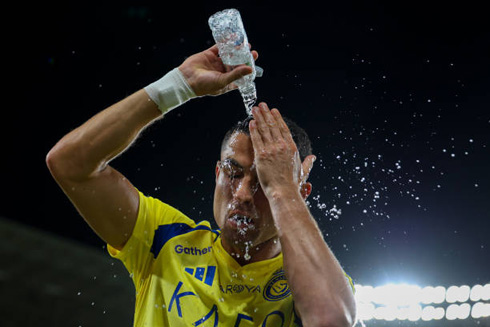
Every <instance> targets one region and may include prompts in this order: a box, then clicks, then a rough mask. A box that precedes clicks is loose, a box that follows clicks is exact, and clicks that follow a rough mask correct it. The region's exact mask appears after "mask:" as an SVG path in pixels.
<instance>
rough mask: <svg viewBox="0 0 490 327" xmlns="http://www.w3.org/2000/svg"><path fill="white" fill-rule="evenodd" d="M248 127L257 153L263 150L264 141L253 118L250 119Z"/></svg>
mask: <svg viewBox="0 0 490 327" xmlns="http://www.w3.org/2000/svg"><path fill="white" fill-rule="evenodd" d="M248 127H249V130H250V138H251V139H252V144H253V147H254V149H255V152H256V153H257V152H260V151H263V149H264V142H263V141H262V137H261V136H260V133H259V131H258V129H257V122H256V121H255V120H251V121H250V123H249V125H248Z"/></svg>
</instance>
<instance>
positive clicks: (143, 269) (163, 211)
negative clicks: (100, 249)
mask: <svg viewBox="0 0 490 327" xmlns="http://www.w3.org/2000/svg"><path fill="white" fill-rule="evenodd" d="M171 224H179V225H180V224H182V225H188V226H190V227H194V226H195V222H194V221H193V220H192V219H190V218H188V217H187V216H185V215H184V214H183V213H181V212H180V211H179V210H177V209H175V208H173V207H171V206H169V205H167V204H165V203H163V202H162V201H160V200H158V199H155V198H152V197H148V196H145V195H144V194H143V193H141V192H139V209H138V217H137V219H136V224H135V226H134V229H133V232H132V234H131V237H130V238H129V240H128V242H127V243H126V244H125V245H124V247H123V249H122V250H120V251H119V250H117V249H115V248H113V247H112V246H110V245H109V244H108V245H107V250H108V252H109V254H110V255H111V256H112V257H113V258H116V259H119V260H121V261H122V262H123V264H124V266H125V267H126V269H127V270H128V272H129V274H130V276H131V277H132V279H133V282H134V285H135V287H136V290H138V289H139V287H140V286H141V284H142V283H143V282H144V280H145V279H146V278H147V277H148V275H149V273H150V271H151V267H152V264H153V262H154V260H155V259H156V257H157V255H158V252H157V251H155V250H154V248H155V247H154V239H155V231H156V230H157V229H158V228H159V227H160V226H164V225H171Z"/></svg>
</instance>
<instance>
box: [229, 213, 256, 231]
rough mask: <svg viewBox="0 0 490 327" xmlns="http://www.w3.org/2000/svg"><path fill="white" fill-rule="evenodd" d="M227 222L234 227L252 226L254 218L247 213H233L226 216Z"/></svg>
mask: <svg viewBox="0 0 490 327" xmlns="http://www.w3.org/2000/svg"><path fill="white" fill-rule="evenodd" d="M227 220H228V223H229V224H230V225H232V226H233V227H235V228H253V227H254V220H253V219H252V218H250V217H249V216H247V215H243V214H240V213H234V214H232V215H231V216H229V217H228V219H227Z"/></svg>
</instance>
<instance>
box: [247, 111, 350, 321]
mask: <svg viewBox="0 0 490 327" xmlns="http://www.w3.org/2000/svg"><path fill="white" fill-rule="evenodd" d="M253 115H254V120H252V121H251V122H250V135H251V138H252V144H253V147H254V152H255V161H256V167H257V175H258V177H259V181H260V184H261V186H262V189H263V191H264V194H265V195H266V196H267V199H268V201H269V204H270V207H271V211H272V215H273V218H274V223H275V224H276V228H277V229H278V234H279V240H280V242H281V247H282V252H283V257H284V270H285V272H286V277H287V279H288V283H289V286H290V288H291V292H292V295H293V299H294V304H295V310H296V313H297V314H298V315H299V316H300V318H301V320H302V322H303V325H304V326H308V327H347V326H352V325H353V324H354V321H355V302H354V296H353V292H352V290H351V287H350V285H349V282H348V281H347V278H346V277H345V275H344V272H343V270H342V267H341V266H340V264H339V262H338V261H337V259H336V258H335V256H334V254H333V253H332V251H331V250H330V249H329V247H328V245H327V244H326V243H325V240H324V239H323V236H322V233H321V231H320V229H319V228H318V225H317V224H316V221H315V220H314V219H313V217H312V216H311V214H310V211H309V209H308V207H307V205H306V203H305V198H306V197H307V196H308V194H309V193H310V192H311V184H309V183H307V182H306V179H307V178H308V174H309V172H310V170H311V168H312V166H313V162H314V158H315V157H314V156H313V155H310V156H308V157H306V158H305V160H304V162H303V163H301V160H300V158H299V154H298V150H297V148H296V144H295V143H294V141H293V139H292V136H291V133H290V132H289V129H288V127H287V126H286V124H285V122H284V120H283V119H282V117H281V114H280V113H279V111H278V110H277V109H272V110H270V111H269V109H268V107H267V105H266V104H264V103H262V104H260V108H259V107H254V108H253Z"/></svg>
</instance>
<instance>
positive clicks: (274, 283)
mask: <svg viewBox="0 0 490 327" xmlns="http://www.w3.org/2000/svg"><path fill="white" fill-rule="evenodd" d="M263 294H264V298H265V299H266V300H267V301H280V300H282V299H284V298H286V297H288V296H289V295H290V294H291V289H290V288H289V285H288V281H287V280H286V274H285V272H284V270H282V269H281V270H278V271H277V272H275V273H274V275H272V278H271V280H269V282H268V283H267V285H265V288H264V293H263Z"/></svg>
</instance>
